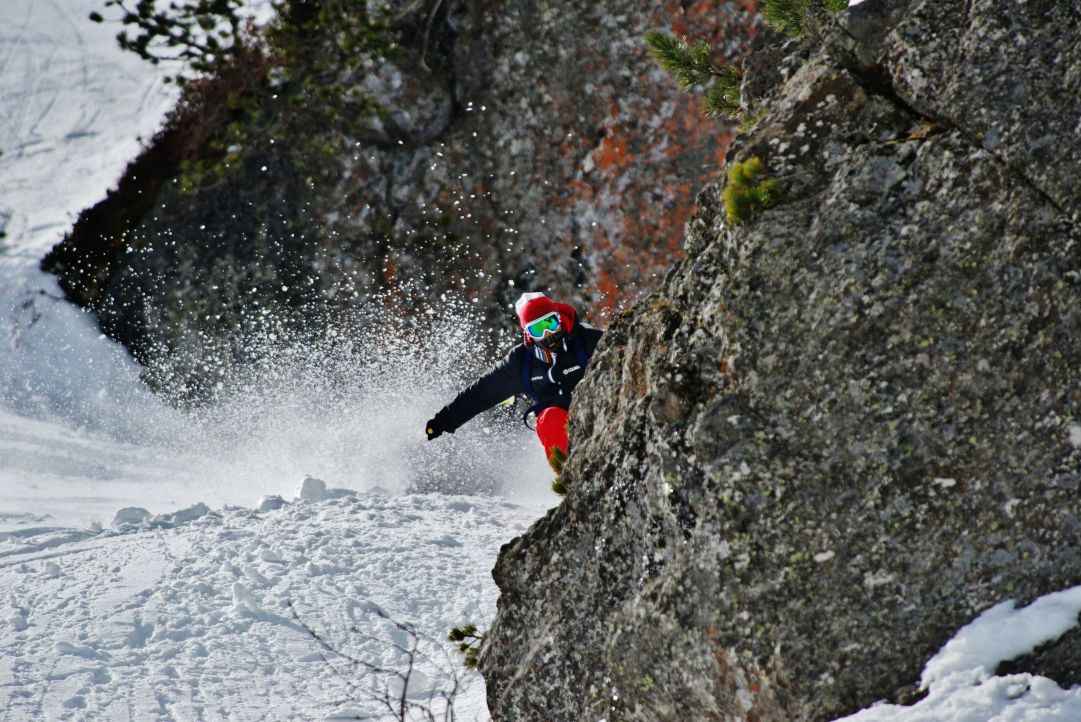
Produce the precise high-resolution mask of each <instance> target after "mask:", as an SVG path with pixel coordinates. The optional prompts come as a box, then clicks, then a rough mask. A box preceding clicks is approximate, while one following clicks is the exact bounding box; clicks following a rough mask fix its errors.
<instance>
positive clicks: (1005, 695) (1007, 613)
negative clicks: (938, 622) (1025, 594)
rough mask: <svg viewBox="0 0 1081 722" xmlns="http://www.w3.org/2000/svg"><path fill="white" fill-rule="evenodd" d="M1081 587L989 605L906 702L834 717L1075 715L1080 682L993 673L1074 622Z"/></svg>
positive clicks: (917, 719) (1016, 720)
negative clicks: (922, 694)
mask: <svg viewBox="0 0 1081 722" xmlns="http://www.w3.org/2000/svg"><path fill="white" fill-rule="evenodd" d="M1079 614H1081V587H1073V588H1072V589H1067V590H1064V591H1061V592H1055V593H1053V594H1048V595H1046V596H1044V597H1040V598H1039V599H1037V600H1036V601H1034V602H1033V603H1032V604H1029V605H1028V606H1027V607H1023V608H1022V609H1016V608H1015V603H1014V602H1013V601H1006V602H1003V603H1001V604H997V605H995V606H994V607H991V608H990V609H988V610H987V611H985V612H984V613H983V614H981V615H980V616H979V617H977V618H976V619H975V620H974V621H973V622H971V623H970V624H967V625H965V626H964V627H962V628H961V629H960V630H958V632H957V634H956V635H955V636H954V637H953V639H951V640H950V641H949V642H947V643H946V645H945V646H944V647H943V648H942V649H941V650H939V652H938V654H936V655H935V656H934V657H932V658H931V660H930V661H929V662H928V663H927V665H926V666H925V667H924V671H923V676H922V677H921V682H920V684H921V687H922V688H923V689H926V690H928V695H927V697H926V698H924V699H923V700H921V701H919V702H917V703H916V704H915V705H912V706H911V707H902V706H899V705H891V704H885V703H879V704H876V705H874V706H873V707H870V708H868V709H865V710H863V711H861V712H857V713H856V714H854V715H851V716H848V717H844V718H843V720H838V722H987V721H988V720H999V721H1001V722H1076V720H1079V719H1081V688H1078V687H1074V688H1072V689H1069V690H1064V689H1062V688H1061V687H1059V686H1058V684H1057V683H1056V682H1054V681H1052V680H1050V679H1047V678H1045V677H1038V676H1035V675H1031V674H1011V675H1005V676H1001V677H995V676H993V674H994V670H995V669H996V668H997V667H998V664H999V662H1002V661H1006V660H1010V659H1015V658H1017V657H1019V656H1021V655H1024V654H1027V653H1029V652H1031V651H1032V650H1033V649H1035V648H1036V647H1038V646H1039V645H1041V644H1043V643H1045V642H1049V641H1051V640H1054V639H1057V638H1058V637H1060V636H1062V635H1063V634H1064V633H1065V632H1067V631H1069V630H1070V629H1072V628H1073V627H1075V626H1076V625H1077V619H1078V615H1079Z"/></svg>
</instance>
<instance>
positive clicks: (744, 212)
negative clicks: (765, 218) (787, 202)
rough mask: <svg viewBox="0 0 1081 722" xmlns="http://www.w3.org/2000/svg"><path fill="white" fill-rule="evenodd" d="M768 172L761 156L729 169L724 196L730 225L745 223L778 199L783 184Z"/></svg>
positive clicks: (731, 166) (734, 164)
mask: <svg viewBox="0 0 1081 722" xmlns="http://www.w3.org/2000/svg"><path fill="white" fill-rule="evenodd" d="M765 173H766V168H765V165H764V164H763V163H762V159H761V158H759V157H758V156H754V157H752V158H748V159H747V160H745V161H743V162H742V163H733V164H732V165H730V166H729V167H728V185H726V186H725V187H724V193H723V197H724V209H725V214H726V216H727V218H728V223H729V224H730V225H733V226H734V225H737V224H739V223H742V222H743V221H745V220H747V219H748V218H750V217H751V215H752V214H754V213H756V212H758V211H759V210H762V209H763V208H767V207H769V206H770V205H771V204H772V203H773V201H774V200H775V199H776V195H777V192H778V190H779V189H780V185H779V184H778V182H777V181H776V180H774V179H772V178H768V177H766V175H765Z"/></svg>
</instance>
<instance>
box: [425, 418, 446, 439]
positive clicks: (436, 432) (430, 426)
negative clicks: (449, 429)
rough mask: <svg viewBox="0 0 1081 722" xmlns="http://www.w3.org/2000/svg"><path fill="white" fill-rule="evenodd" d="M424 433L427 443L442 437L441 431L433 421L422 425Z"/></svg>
mask: <svg viewBox="0 0 1081 722" xmlns="http://www.w3.org/2000/svg"><path fill="white" fill-rule="evenodd" d="M424 431H425V432H426V433H427V434H428V441H431V440H432V439H434V438H437V437H439V436H442V435H443V429H442V428H440V426H439V423H438V422H437V421H436V420H435V419H431V420H430V421H428V423H426V424H425V425H424Z"/></svg>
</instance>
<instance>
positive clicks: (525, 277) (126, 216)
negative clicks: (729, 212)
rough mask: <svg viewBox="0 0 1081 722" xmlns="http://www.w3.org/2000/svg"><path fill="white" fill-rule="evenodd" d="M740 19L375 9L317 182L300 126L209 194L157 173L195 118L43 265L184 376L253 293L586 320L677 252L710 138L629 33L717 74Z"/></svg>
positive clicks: (269, 302) (718, 139) (740, 7)
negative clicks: (700, 57) (343, 133)
mask: <svg viewBox="0 0 1081 722" xmlns="http://www.w3.org/2000/svg"><path fill="white" fill-rule="evenodd" d="M301 5H303V3H301ZM316 5H318V4H316ZM362 5H364V4H363V3H359V4H357V6H358V7H359V6H362ZM745 5H746V4H745V3H738V2H723V3H686V2H681V1H679V0H665V2H661V3H656V2H643V1H642V0H603V1H602V2H596V3H585V4H582V3H569V2H562V1H559V2H544V3H537V2H519V3H501V2H490V1H487V0H482V1H478V2H464V1H462V0H449V1H446V2H424V3H418V2H404V1H399V0H393V2H390V1H386V0H384V1H379V2H376V1H374V0H373V2H370V3H367V6H369V11H370V12H376V11H378V12H384V10H383V9H382V8H384V6H385V7H387V8H389V10H386V12H389V13H390V17H392V18H394V21H393V22H392V23H391V26H390V30H389V32H391V33H392V34H393V37H394V40H395V42H396V43H397V44H398V50H397V51H396V52H395V53H393V54H391V55H388V56H386V57H382V58H376V57H374V56H373V57H372V58H370V59H368V60H365V61H364V63H363V65H364V67H365V68H367V72H366V74H363V75H362V76H358V77H355V78H353V79H352V80H351V81H349V82H350V83H352V84H355V85H356V87H357V88H358V89H360V90H362V91H363V92H364V93H366V94H368V95H369V96H371V97H372V98H374V99H375V100H377V101H378V102H379V104H380V105H381V107H382V110H383V112H381V113H379V114H378V115H370V116H362V115H358V116H357V123H356V125H357V126H358V127H356V128H355V129H354V131H353V132H355V133H356V134H357V136H356V137H355V138H352V137H350V138H348V139H347V140H348V143H347V145H348V148H349V152H348V153H344V154H342V155H341V157H339V158H336V159H334V162H335V164H336V166H335V168H333V169H331V171H330V175H331V176H332V177H331V178H330V180H329V181H328V180H322V181H321V182H319V183H312V182H311V179H310V178H308V177H306V175H305V174H303V173H298V172H297V170H296V168H294V167H292V166H291V165H290V162H289V160H288V157H287V151H290V150H291V149H295V148H298V147H301V144H303V143H305V142H307V141H308V138H306V137H304V136H305V134H306V133H307V132H309V131H311V130H313V129H312V128H299V129H298V130H297V133H295V134H294V135H295V137H279V138H276V139H275V141H276V142H275V144H274V145H273V146H272V147H269V148H268V147H265V143H264V147H263V150H262V151H260V152H258V153H253V154H250V155H249V156H248V157H247V158H245V159H244V160H243V162H241V163H240V164H239V165H236V166H235V167H234V171H233V172H232V173H231V174H230V175H229V176H227V177H226V178H225V179H224V180H222V181H221V182H218V183H216V184H214V185H213V186H212V187H208V188H204V189H201V190H197V191H195V192H190V191H189V192H185V191H183V190H181V188H180V187H179V186H178V185H177V184H176V182H175V176H176V175H178V174H179V170H180V168H181V167H182V166H183V164H184V163H185V161H188V160H190V159H191V158H192V157H193V156H194V155H197V154H198V153H199V152H200V151H201V149H202V148H203V147H204V146H205V139H203V138H201V137H199V136H198V133H203V134H204V135H213V134H214V133H215V132H218V131H217V130H216V129H215V127H209V128H208V127H206V126H207V125H212V123H211V121H210V120H208V118H213V117H214V114H213V113H210V112H199V113H196V114H195V119H194V120H193V121H189V122H186V123H181V124H180V127H175V128H172V129H170V130H169V131H168V132H166V133H164V134H163V135H162V136H160V137H159V138H158V139H157V140H156V141H155V142H154V144H152V145H151V147H150V148H148V149H147V152H146V153H145V154H144V157H143V158H141V159H140V161H137V162H136V163H134V164H133V165H132V167H131V168H130V169H129V172H128V174H127V175H126V176H125V178H123V179H122V180H121V183H120V187H119V189H118V190H117V191H116V192H115V193H114V194H112V195H111V196H110V198H109V199H106V200H105V201H103V202H102V204H100V205H99V206H98V207H95V208H94V209H90V210H88V211H87V212H86V213H85V214H84V215H83V217H82V218H81V219H80V222H79V223H78V224H77V225H76V227H75V230H74V232H73V233H72V234H71V235H70V236H69V237H68V238H67V239H66V240H65V241H64V243H63V244H61V245H60V246H58V247H57V249H56V250H55V251H54V253H53V254H52V255H51V256H50V257H49V258H48V259H46V263H45V265H46V267H47V269H49V270H52V271H54V272H56V273H57V274H58V275H59V276H60V279H61V285H62V286H63V287H64V289H65V291H66V292H67V294H68V296H69V298H71V299H72V300H74V301H75V302H77V303H79V304H80V305H83V306H85V307H87V308H89V309H91V310H93V311H95V312H96V313H97V314H98V315H99V317H100V318H101V320H102V324H103V327H104V329H105V331H106V332H107V333H109V334H110V335H111V336H113V337H114V338H116V339H118V340H120V341H122V342H124V343H126V344H127V345H128V346H129V348H132V349H133V351H135V353H136V356H137V357H138V358H140V359H141V360H144V361H149V360H151V358H150V357H152V356H154V355H155V354H157V355H159V356H160V355H171V356H178V355H180V354H179V352H180V351H184V352H186V353H188V354H191V355H192V356H193V357H194V360H193V363H192V366H193V368H195V369H197V368H199V367H200V366H201V365H202V364H203V363H205V358H206V357H210V356H220V355H221V354H222V353H224V352H227V351H228V349H227V348H226V349H225V351H223V347H227V346H228V343H224V344H223V343H216V342H214V339H217V338H218V337H220V336H222V335H226V336H227V335H228V334H230V333H232V332H233V331H234V330H235V329H236V328H238V327H243V326H244V325H245V323H246V319H245V318H244V316H245V315H250V312H251V310H252V306H251V303H250V301H251V299H253V298H254V299H259V300H260V302H261V305H260V309H259V312H260V313H261V314H264V315H269V316H272V317H285V318H290V319H291V318H293V316H296V315H297V312H301V311H303V310H304V309H310V308H313V307H316V308H319V309H320V311H322V310H323V309H324V308H326V307H330V308H331V309H333V310H334V311H335V312H336V311H339V310H342V309H346V310H347V309H348V308H350V307H355V306H357V305H363V304H365V303H367V302H368V299H369V298H370V297H371V296H372V295H373V294H378V293H381V292H388V291H389V292H391V293H393V292H394V290H395V289H397V288H399V287H401V286H402V285H408V286H409V287H410V288H411V289H412V290H413V292H414V293H413V295H411V296H410V297H409V298H410V302H412V301H414V300H416V298H417V296H418V295H419V297H420V302H421V303H423V302H424V301H425V300H426V299H438V298H439V297H440V296H441V295H442V294H444V293H448V292H450V293H453V294H455V295H456V296H460V297H463V298H466V299H474V298H475V299H476V304H477V305H478V307H479V308H480V309H482V311H483V312H484V314H485V315H487V316H488V317H489V318H490V319H491V320H492V321H496V322H498V324H495V325H499V326H502V325H506V324H505V322H506V321H507V320H508V319H513V314H511V313H509V312H508V303H510V302H512V301H513V300H514V299H515V298H516V297H517V295H518V294H519V293H520V292H521V291H522V290H528V289H533V288H541V289H546V290H548V291H549V292H550V293H552V294H553V295H557V296H560V297H563V298H565V299H567V300H568V301H571V302H573V303H576V304H577V305H579V306H580V307H581V308H582V309H583V310H584V311H586V312H587V314H588V315H590V316H591V317H592V318H594V319H595V320H600V321H602V322H603V320H604V318H605V316H606V315H607V314H608V313H609V311H610V310H611V309H613V308H614V307H615V305H616V303H617V302H619V301H622V300H625V299H629V298H633V297H634V296H635V295H636V294H637V293H638V292H640V291H642V290H648V289H652V288H656V287H657V286H658V285H659V282H660V279H661V277H662V275H663V272H664V271H666V270H667V269H668V268H669V267H670V265H671V264H672V263H673V262H674V260H675V259H677V258H678V257H679V256H680V255H681V249H680V237H681V229H682V226H683V223H684V222H685V221H686V220H687V218H689V217H690V215H691V212H692V210H693V205H694V194H695V192H696V191H697V189H698V188H700V187H701V186H702V185H703V184H704V183H706V182H708V181H709V180H711V179H712V178H714V177H715V176H716V174H717V172H718V170H719V168H720V167H721V164H722V163H723V158H724V153H725V150H726V148H727V144H728V141H729V139H730V133H729V132H728V131H727V130H726V129H725V127H724V126H720V125H718V124H716V123H713V122H706V121H705V119H704V118H703V117H702V115H701V111H700V109H701V98H700V97H698V96H696V95H693V94H691V95H684V94H680V93H679V91H678V89H677V88H676V85H675V83H674V82H672V80H671V79H670V78H669V77H668V76H667V75H666V74H665V73H664V72H663V71H662V70H660V69H659V68H658V67H657V65H656V63H654V62H653V60H652V59H651V58H649V57H648V56H647V54H646V51H645V43H644V41H643V39H642V38H643V35H644V34H645V32H646V30H648V29H650V28H664V29H670V30H673V31H675V32H678V33H688V34H690V35H692V36H693V37H695V38H700V39H705V40H708V41H710V42H712V43H713V45H714V46H715V47H716V48H717V50H718V54H719V56H721V55H723V56H724V57H726V58H732V59H736V58H739V57H741V56H742V55H744V54H745V53H746V50H747V48H748V47H749V43H750V39H751V38H752V37H753V36H754V35H755V33H756V32H757V30H758V29H759V21H758V18H757V15H756V14H755V12H754V8H753V6H746V7H745ZM373 8H374V9H373ZM358 52H359V51H358ZM265 92H267V93H272V92H277V91H276V90H275V89H274V88H273V87H268V88H267V90H266V91H265ZM221 105H222V103H221V102H218V103H215V104H214V107H219V106H221ZM358 112H359V111H358ZM229 121H230V118H228V117H226V118H224V119H223V120H222V121H221V123H228V122H229ZM233 122H234V123H236V122H239V121H235V120H234V121H233ZM244 122H246V121H244ZM240 125H241V127H240V132H242V133H246V134H251V135H253V136H258V135H259V132H260V131H259V129H258V127H251V128H248V127H247V126H245V125H244V124H243V122H240ZM193 128H194V130H193ZM336 140H341V139H336ZM279 150H280V151H281V152H280V153H279V152H278V151H279ZM418 289H419V290H418ZM403 305H405V306H406V307H407V308H408V309H411V307H410V306H408V304H405V303H404V302H403ZM299 315H300V318H299V319H298V320H296V323H298V324H300V325H301V326H303V325H304V324H305V322H306V321H305V318H304V317H303V313H300V314H299ZM208 319H209V320H208ZM207 338H210V339H212V340H211V341H205V340H204V339H207ZM201 345H204V346H206V348H205V349H200V346H201ZM193 347H194V352H193V350H192V349H193ZM178 373H180V375H181V376H184V373H185V372H184V370H183V369H181V370H180V371H179V372H178Z"/></svg>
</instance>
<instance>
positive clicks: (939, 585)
mask: <svg viewBox="0 0 1081 722" xmlns="http://www.w3.org/2000/svg"><path fill="white" fill-rule="evenodd" d="M1079 12H1081V11H1079V10H1078V8H1077V7H1076V5H1075V4H1074V5H1071V4H1068V3H1059V2H1054V1H1053V0H1033V1H1030V2H1027V3H1014V2H1012V0H973V2H970V3H940V2H937V0H927V1H926V2H923V1H911V2H907V3H887V2H882V1H879V0H867V1H866V2H864V3H863V4H861V5H859V6H857V8H853V9H852V10H850V11H848V12H846V13H844V14H842V15H840V16H837V17H834V16H818V15H813V16H812V17H810V18H809V23H808V24H809V27H810V32H809V34H808V36H807V37H805V38H803V39H802V40H800V41H798V42H788V43H787V44H785V45H776V44H773V45H768V44H766V45H763V47H761V48H759V49H758V50H757V51H756V52H757V53H758V54H760V55H759V58H762V57H766V58H770V59H771V60H770V62H768V63H766V62H761V61H758V62H756V60H755V56H754V55H752V58H751V60H750V63H749V65H748V67H747V74H746V76H745V81H744V91H745V92H744V102H745V103H747V108H746V111H747V115H748V117H750V118H753V119H754V120H755V122H754V125H753V127H752V128H750V129H749V130H748V131H747V132H746V133H745V134H744V135H743V136H740V137H737V139H736V140H735V141H734V142H733V145H732V146H731V149H730V151H729V154H728V162H729V164H731V163H734V162H739V161H744V160H747V159H749V158H751V157H754V156H757V157H759V158H761V160H762V161H763V163H764V164H765V167H766V169H767V172H768V173H769V175H770V176H771V177H773V178H775V179H777V180H778V181H779V182H780V185H781V194H780V196H779V197H778V199H777V201H776V203H775V204H774V205H773V207H771V208H768V209H765V210H762V211H760V212H759V213H757V214H756V215H754V216H752V217H751V218H749V219H748V220H747V221H745V222H744V223H743V224H741V225H739V226H731V225H729V224H728V223H727V222H726V220H725V211H724V207H723V202H722V190H723V187H722V184H721V183H715V184H712V185H709V186H707V187H706V188H705V189H704V190H703V191H702V193H701V194H700V195H699V198H698V211H697V215H696V216H695V218H693V219H692V220H691V221H690V222H689V223H688V225H687V227H686V231H685V239H684V242H685V248H686V251H687V257H686V258H685V259H684V260H683V261H682V262H681V263H680V264H679V265H678V266H677V267H676V268H675V269H674V271H673V272H672V273H671V274H669V276H668V277H667V279H666V280H665V283H664V286H663V287H662V289H661V290H659V291H658V292H656V293H655V294H653V295H651V296H650V297H648V298H646V299H645V300H643V301H642V302H640V303H638V304H637V305H636V306H634V307H633V308H632V309H631V310H630V311H628V312H627V313H625V314H622V315H620V316H619V317H618V318H617V319H616V320H615V322H614V323H613V324H612V326H611V328H610V329H609V331H608V333H607V335H606V336H605V339H604V341H603V342H602V345H601V347H600V348H599V350H598V355H597V356H596V357H595V359H594V363H593V366H592V369H591V372H590V374H589V376H588V377H587V378H586V380H585V381H584V382H583V384H582V385H581V386H579V390H578V392H577V395H576V400H575V406H574V407H573V409H572V415H571V438H572V439H573V440H574V442H573V443H574V448H573V452H572V455H571V459H570V461H569V463H568V466H567V468H566V470H565V471H564V481H565V484H566V486H567V487H568V489H569V493H568V495H567V497H566V499H565V500H564V502H563V503H562V505H561V506H559V507H558V508H556V509H554V510H552V511H551V512H550V513H549V514H548V515H547V516H546V517H545V518H544V519H542V520H540V521H539V522H537V523H536V524H535V525H534V526H533V527H532V528H531V529H530V530H529V532H528V533H527V534H525V535H524V536H522V537H520V538H518V539H516V540H514V541H513V542H511V543H510V544H508V545H506V546H505V547H504V549H503V550H502V553H501V555H500V558H499V561H498V563H497V565H496V568H495V570H494V575H495V578H496V581H497V583H498V584H499V586H500V589H501V593H502V595H501V598H500V602H499V613H498V616H497V618H496V621H495V623H494V625H493V627H492V629H491V630H490V632H489V634H488V636H487V641H486V644H485V648H484V650H483V653H482V657H481V664H480V667H481V670H482V671H483V673H484V676H485V679H486V681H487V685H488V696H489V706H490V709H491V711H492V713H493V716H494V717H495V718H496V719H506V720H526V719H529V720H541V719H543V720H587V719H588V720H597V719H601V718H604V719H606V720H608V721H609V722H614V721H615V720H641V721H642V722H646V721H651V722H652V721H658V720H673V721H674V720H703V721H705V720H717V721H720V720H725V721H729V720H747V721H752V720H753V721H756V722H765V721H766V720H776V721H778V722H780V721H781V720H829V719H834V718H836V717H838V716H841V715H844V714H847V713H851V712H854V711H856V710H858V709H861V708H863V707H866V706H868V705H870V704H872V703H874V702H875V701H877V700H881V699H888V700H893V701H906V700H910V699H912V698H913V697H914V695H915V694H916V690H915V685H916V684H917V683H918V678H919V674H920V671H921V669H922V666H923V664H924V662H925V661H926V660H927V659H928V658H929V657H930V656H931V655H933V654H934V653H935V652H936V651H937V650H938V649H939V647H940V646H941V645H942V644H943V643H944V642H945V641H946V640H948V639H949V638H950V637H951V636H952V635H953V633H954V632H955V630H956V629H958V628H959V627H960V626H962V625H964V624H966V623H968V622H969V621H971V620H972V619H973V618H974V617H975V616H976V615H977V614H978V613H979V612H981V611H982V610H984V609H986V608H988V607H989V606H991V605H993V604H996V603H998V602H1001V601H1003V600H1005V599H1011V598H1012V599H1016V600H1018V601H1019V602H1022V603H1024V602H1027V601H1029V600H1031V599H1032V598H1034V597H1036V596H1039V595H1042V594H1045V593H1048V592H1051V591H1054V590H1059V589H1063V588H1066V587H1070V586H1073V585H1077V584H1079V583H1081V555H1078V553H1077V548H1078V543H1079V542H1081V522H1079V518H1078V509H1079V503H1078V494H1079V492H1081V448H1077V446H1076V445H1075V444H1074V443H1072V441H1071V439H1072V438H1074V437H1076V434H1077V431H1076V429H1078V428H1079V425H1081V333H1079V331H1081V229H1079V224H1078V218H1079V212H1081V194H1079V193H1078V187H1077V185H1076V184H1077V178H1078V174H1077V170H1078V166H1079V163H1078V161H1079V158H1078V156H1077V153H1078V150H1077V129H1076V124H1077V122H1078V119H1079V118H1081V110H1079V108H1081V105H1079V103H1081V100H1079V97H1081V94H1078V93H1076V92H1074V93H1068V92H1063V91H1062V90H1061V89H1062V88H1065V87H1071V86H1070V83H1076V81H1077V78H1078V74H1079V73H1081V49H1079V48H1081V46H1079V45H1078V44H1077V43H1076V38H1077V32H1076V29H1077V27H1078V25H1077V21H1078V17H1077V16H1078V13H1079ZM1079 650H1081V641H1079V636H1078V635H1065V636H1064V637H1062V638H1061V639H1060V640H1059V641H1058V642H1057V643H1051V644H1049V645H1046V646H1045V647H1043V648H1041V649H1040V650H1039V651H1038V654H1034V655H1030V656H1029V657H1027V658H1024V659H1019V660H1015V663H1014V666H1013V667H1011V670H1012V671H1018V670H1032V671H1042V672H1044V673H1048V674H1051V675H1053V676H1054V675H1056V674H1058V675H1059V676H1058V677H1057V678H1059V679H1060V681H1061V682H1063V683H1067V684H1068V683H1072V682H1075V681H1076V680H1075V679H1068V678H1064V677H1062V676H1061V674H1059V673H1060V672H1061V670H1063V669H1069V668H1071V664H1070V661H1071V660H1075V659H1076V658H1077V657H1078V656H1079V653H1081V652H1079ZM1068 676H1069V675H1067V677H1068Z"/></svg>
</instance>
